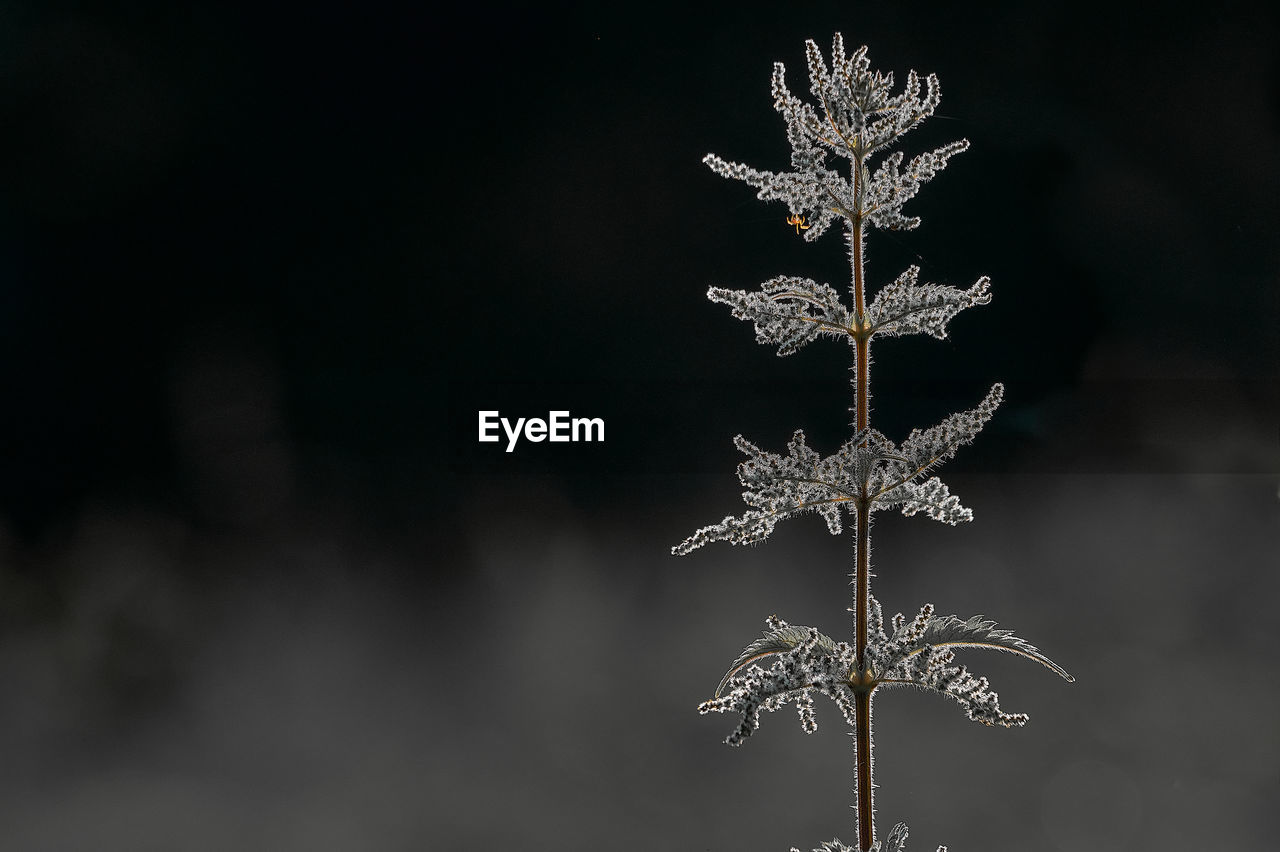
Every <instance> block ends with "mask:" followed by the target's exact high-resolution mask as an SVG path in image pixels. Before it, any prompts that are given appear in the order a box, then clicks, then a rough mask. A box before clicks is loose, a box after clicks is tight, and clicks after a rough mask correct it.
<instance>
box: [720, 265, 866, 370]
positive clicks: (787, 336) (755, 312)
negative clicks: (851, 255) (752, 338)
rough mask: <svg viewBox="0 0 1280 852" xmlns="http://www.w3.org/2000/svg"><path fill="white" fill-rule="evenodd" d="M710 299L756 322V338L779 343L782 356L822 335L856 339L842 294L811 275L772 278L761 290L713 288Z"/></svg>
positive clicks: (741, 317)
mask: <svg viewBox="0 0 1280 852" xmlns="http://www.w3.org/2000/svg"><path fill="white" fill-rule="evenodd" d="M707 298H708V299H710V300H711V301H713V302H719V303H720V304H723V305H728V306H729V307H730V308H732V309H733V315H734V316H735V317H737V318H738V319H745V320H750V321H751V322H753V323H754V324H755V328H756V340H757V341H758V342H760V343H765V344H770V345H775V346H777V347H778V354H779V355H790V354H792V353H793V352H795V351H796V350H798V349H799V348H800V347H802V346H804V345H805V344H806V343H809V342H810V341H813V340H816V339H817V338H818V336H819V335H822V334H825V335H829V336H832V337H841V338H844V339H847V340H850V341H852V339H853V338H852V337H850V332H849V329H850V326H851V325H852V320H851V319H850V316H849V311H848V310H847V309H846V308H845V307H844V305H843V304H842V303H841V302H840V296H839V294H837V293H836V291H835V290H834V289H833V288H832V287H830V286H828V285H826V284H818V283H816V282H814V281H812V280H810V279H808V278H795V277H791V276H780V277H778V278H771V279H769V280H768V281H766V282H765V283H764V284H763V285H761V291H760V292H747V291H745V290H725V289H722V288H720V287H712V288H710V289H708V290H707Z"/></svg>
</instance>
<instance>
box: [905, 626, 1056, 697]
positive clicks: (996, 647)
mask: <svg viewBox="0 0 1280 852" xmlns="http://www.w3.org/2000/svg"><path fill="white" fill-rule="evenodd" d="M920 643H921V644H922V645H931V646H933V647H935V648H942V647H966V648H989V649H991V650H993V651H1005V652H1007V653H1010V654H1017V655H1018V656H1020V657H1026V658H1027V659H1029V660H1035V661H1036V662H1037V663H1039V664H1040V665H1042V666H1044V667H1045V668H1047V669H1049V670H1050V671H1052V672H1054V673H1056V674H1057V675H1059V676H1060V677H1062V678H1063V679H1064V680H1066V681H1068V682H1075V678H1074V677H1072V676H1071V675H1070V674H1068V673H1067V670H1066V669H1064V668H1063V667H1062V666H1060V665H1058V664H1057V663H1055V662H1054V661H1053V660H1051V659H1049V658H1048V657H1046V656H1045V655H1044V654H1042V653H1041V652H1040V649H1039V648H1037V647H1036V646H1035V645H1032V644H1031V643H1030V642H1027V641H1026V640H1025V639H1020V638H1018V637H1017V636H1015V635H1014V634H1013V631H1012V630H1004V629H1002V628H997V627H996V622H994V621H990V620H987V619H984V618H983V617H982V616H980V615H975V616H973V617H972V618H969V619H967V620H964V619H961V618H959V617H958V616H954V615H946V616H941V617H934V618H931V619H929V623H928V624H927V625H926V626H925V629H924V634H923V636H921V638H920ZM921 650H923V649H921ZM918 653H920V651H914V652H912V654H918ZM908 656H910V655H908Z"/></svg>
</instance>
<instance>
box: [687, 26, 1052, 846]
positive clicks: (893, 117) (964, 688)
mask: <svg viewBox="0 0 1280 852" xmlns="http://www.w3.org/2000/svg"><path fill="white" fill-rule="evenodd" d="M806 48H807V50H806V53H807V59H808V65H809V81H810V91H811V93H812V95H813V98H814V103H812V104H811V103H809V102H806V101H804V100H802V99H800V98H798V97H796V96H795V95H793V94H792V93H791V92H790V90H788V89H787V84H786V69H785V68H784V67H783V65H782V63H775V64H774V66H773V80H772V91H773V105H774V108H775V109H776V110H777V111H778V112H779V113H781V115H782V118H783V120H784V121H785V123H786V130H787V139H788V140H789V141H790V143H791V170H790V171H785V172H766V171H760V170H758V169H754V168H751V167H750V166H745V165H742V164H740V163H733V162H729V161H727V160H724V159H722V158H720V157H718V156H716V155H715V154H708V155H707V156H706V158H705V159H704V162H705V163H706V164H707V165H708V166H710V167H711V169H712V171H714V172H716V174H719V175H721V176H723V177H728V178H734V179H736V180H741V181H743V182H745V183H747V184H749V185H751V186H753V187H755V188H756V189H757V190H759V192H758V193H757V195H758V197H759V198H761V199H763V200H765V201H781V202H782V203H783V204H785V205H786V206H787V209H788V213H789V215H788V216H787V218H786V223H787V225H788V226H793V227H794V228H795V230H796V233H797V234H801V233H802V234H803V236H804V239H805V240H808V241H810V242H812V241H813V240H815V239H817V238H818V237H819V236H821V235H822V234H823V233H825V232H826V231H827V230H829V229H830V227H831V225H832V224H833V223H835V222H837V221H839V222H840V223H841V225H842V226H843V228H844V232H845V239H846V242H847V243H848V248H849V264H850V267H851V270H852V285H851V287H850V291H851V298H852V307H849V306H848V305H846V304H845V303H844V302H843V301H841V297H840V294H839V293H838V292H837V291H836V289H835V288H833V287H831V286H829V285H827V284H819V283H818V282H816V281H812V280H810V279H808V278H798V277H794V276H779V277H777V278H773V279H770V280H769V281H766V282H765V283H764V285H763V286H762V287H761V289H760V290H759V291H757V292H746V291H743V290H725V289H721V288H719V287H712V288H710V290H708V291H707V296H708V297H709V298H710V299H711V300H712V301H714V302H720V303H723V304H725V305H728V306H729V307H730V308H732V310H733V315H734V316H735V317H738V318H739V319H745V320H750V321H751V322H752V323H753V324H754V325H755V330H756V339H757V340H758V341H759V342H761V343H765V344H769V345H771V346H777V347H778V354H779V355H790V354H791V353H793V352H795V351H797V350H798V349H800V348H801V347H802V346H804V345H806V344H808V343H810V342H811V341H813V340H815V339H817V338H818V337H830V338H835V339H838V340H843V341H845V342H846V343H848V344H849V346H850V347H852V349H853V359H854V380H853V392H854V397H855V405H854V409H853V410H854V412H855V416H854V426H853V428H854V430H855V431H854V435H853V437H852V438H850V439H849V440H848V441H847V442H845V444H844V445H843V446H842V447H840V449H839V450H837V451H836V452H835V453H834V454H832V455H829V456H823V455H822V454H821V453H819V452H817V451H816V450H814V449H812V448H811V447H809V445H808V444H807V443H806V441H805V436H804V432H802V431H797V432H796V433H795V435H794V436H793V437H792V439H791V442H790V443H789V444H788V445H787V452H786V453H785V454H779V453H771V452H768V451H766V450H762V449H760V448H759V447H757V446H756V445H755V444H752V443H751V442H750V441H748V440H746V439H745V438H743V437H742V436H741V435H739V436H738V437H737V438H735V441H734V442H735V444H736V445H737V447H738V449H739V450H741V451H742V453H743V454H745V455H746V456H747V460H746V461H744V462H742V463H741V464H740V465H739V466H738V478H739V479H740V480H741V481H742V484H743V486H744V487H745V488H746V489H747V490H746V491H745V492H744V493H743V499H744V500H745V501H746V503H747V505H748V506H749V507H750V508H749V509H748V511H747V512H745V513H744V514H742V515H741V516H738V517H734V516H730V517H727V518H725V519H724V520H723V521H721V522H720V523H718V524H712V525H711V526H707V527H703V528H702V529H700V530H698V531H697V532H695V533H694V534H693V535H691V536H689V538H687V539H685V541H684V542H683V543H681V544H679V545H678V546H676V547H675V548H673V552H674V553H676V554H677V555H681V556H683V555H686V554H688V553H691V552H692V551H694V550H696V549H697V548H699V547H701V546H703V545H704V544H707V543H709V542H713V541H728V542H730V543H732V544H745V543H756V542H760V541H763V540H764V539H765V538H767V537H768V536H769V534H770V533H772V532H773V529H774V527H775V526H776V525H777V524H778V522H779V521H782V520H784V519H786V518H789V517H791V516H793V515H799V514H804V513H806V512H813V513H816V514H818V515H821V516H822V519H823V520H824V521H826V524H827V529H828V530H830V531H831V533H832V534H837V533H840V532H841V531H842V529H843V527H844V524H845V520H844V514H845V513H846V512H847V513H848V515H849V516H850V518H851V519H852V523H853V534H854V572H853V575H852V580H853V586H854V605H853V607H851V610H852V612H853V613H854V637H853V642H852V644H850V643H848V642H837V641H835V640H833V639H831V638H830V637H828V636H825V635H823V634H822V633H820V632H818V631H817V630H816V629H814V628H812V627H793V626H791V625H789V624H787V623H786V622H785V621H782V620H780V619H778V618H777V617H776V616H771V617H770V618H769V619H768V621H767V623H766V628H767V629H766V631H765V634H764V636H762V637H761V638H759V639H756V640H755V641H754V642H752V643H750V644H749V645H747V647H746V648H745V649H744V650H743V652H742V653H741V654H740V655H739V656H738V658H737V659H736V660H734V662H733V665H732V666H730V668H729V671H728V672H727V673H726V674H725V676H724V678H723V679H722V680H721V682H720V685H719V687H718V688H717V689H716V693H715V697H714V698H712V699H711V700H709V701H706V702H704V703H703V704H702V705H701V706H700V707H699V708H698V709H699V711H700V712H702V713H728V712H733V713H737V714H739V715H740V716H741V717H742V721H741V723H740V724H739V725H738V727H737V728H735V729H734V731H733V733H731V734H730V735H729V737H728V739H727V742H728V743H729V745H733V746H737V745H741V743H742V741H743V740H744V739H746V738H747V737H749V736H751V734H752V733H753V732H754V731H755V730H756V728H757V727H759V725H760V714H761V712H763V711H766V710H777V709H778V708H780V707H782V706H783V705H785V704H794V705H795V707H796V709H797V711H798V712H799V715H800V724H801V725H802V726H803V728H804V730H805V731H806V732H810V733H811V732H813V731H815V730H816V729H817V721H816V719H815V716H814V706H813V696H814V694H815V693H821V694H823V695H826V696H828V697H829V698H831V699H832V700H833V701H834V702H835V704H836V707H837V708H839V710H840V713H841V715H843V716H844V719H845V721H846V722H847V723H848V724H849V726H850V727H851V728H853V731H854V737H853V739H854V759H855V777H856V779H857V804H856V811H857V814H858V849H860V850H863V852H866V851H867V850H873V849H874V850H877V852H901V850H902V848H903V845H904V844H905V842H906V838H907V830H906V826H905V825H903V824H902V823H899V824H897V825H895V826H894V828H893V830H892V831H890V832H889V834H888V836H887V837H885V838H884V839H883V840H882V841H881V840H876V839H875V827H874V810H873V808H872V798H871V795H872V783H871V766H872V759H871V758H872V739H871V706H872V697H873V696H874V694H875V693H876V691H877V690H879V689H881V688H888V687H894V686H914V687H917V688H920V689H924V690H927V691H930V692H936V693H939V694H941V695H944V696H946V697H947V698H950V699H951V700H953V701H955V702H957V703H958V704H960V706H961V707H963V708H964V711H965V714H966V715H967V716H968V717H969V718H970V719H973V720H974V721H976V722H981V723H983V724H984V725H1003V726H1005V727H1013V726H1018V725H1022V724H1024V723H1025V722H1026V721H1027V717H1026V716H1025V715H1023V714H1021V713H1006V712H1004V711H1003V710H1001V709H1000V704H999V700H998V698H997V696H996V694H995V693H994V692H993V691H991V689H990V687H989V686H988V684H987V680H986V678H982V677H975V676H974V675H972V674H970V673H969V671H968V669H966V668H965V667H964V666H962V665H958V664H956V662H955V651H954V649H957V648H990V649H993V650H997V651H1006V652H1010V653H1013V654H1018V655H1020V656H1023V657H1027V658H1029V659H1032V660H1035V661H1036V662H1038V663H1041V664H1042V665H1044V666H1046V667H1048V668H1049V669H1051V670H1052V671H1054V672H1056V673H1057V674H1059V675H1061V676H1062V677H1063V678H1065V679H1067V680H1068V681H1070V680H1072V677H1071V676H1070V675H1069V674H1067V672H1066V671H1064V670H1063V669H1062V668H1061V667H1060V666H1058V665H1057V664H1056V663H1054V662H1052V661H1051V660H1049V659H1048V658H1047V657H1045V656H1044V655H1043V654H1041V653H1040V651H1038V650H1037V649H1036V648H1035V646H1033V645H1031V644H1029V643H1027V642H1025V641H1024V640H1022V639H1020V638H1018V637H1017V636H1015V635H1013V633H1012V632H1010V631H1008V630H1002V629H998V628H997V627H996V624H995V622H993V621H987V620H985V619H984V618H983V617H982V616H974V617H972V618H969V619H961V618H957V617H956V616H953V615H947V616H939V615H936V614H935V613H934V610H933V605H932V604H925V605H924V606H923V607H922V608H921V609H920V612H919V614H917V615H916V617H915V618H914V619H912V620H910V621H908V620H907V619H906V618H904V617H903V616H902V615H900V614H899V615H895V616H894V617H893V619H892V621H891V623H890V624H889V625H887V626H886V624H885V623H884V618H883V615H882V613H881V609H880V604H879V602H878V601H877V600H876V599H875V597H874V596H873V595H872V594H871V570H870V552H871V546H870V543H871V538H870V528H871V513H872V512H875V511H877V510H880V509H893V508H897V509H901V510H902V513H903V514H904V515H914V514H917V513H921V512H923V513H924V514H926V515H928V516H929V517H931V518H933V519H934V520H937V521H942V522H943V523H947V524H953V525H954V524H958V523H960V522H962V521H969V520H972V518H973V513H972V512H971V511H970V510H969V509H967V508H965V507H964V506H962V505H960V501H959V499H958V498H957V497H955V496H954V495H952V494H951V492H950V490H949V489H948V488H947V486H946V485H945V484H943V482H942V480H940V479H938V477H936V476H932V475H931V472H932V471H933V469H934V468H936V467H937V466H938V465H939V464H941V463H942V462H944V461H946V460H947V459H949V458H950V457H951V456H952V455H954V454H955V452H956V449H957V448H958V447H959V446H960V445H961V444H965V443H968V442H969V441H971V440H973V438H974V436H975V435H977V434H978V432H979V431H980V430H981V429H982V427H983V425H985V424H986V422H987V421H988V420H990V419H991V417H992V415H993V414H994V413H995V410H996V408H997V406H999V404H1000V400H1001V398H1002V397H1003V394H1004V388H1003V386H1002V385H999V384H996V385H995V386H993V387H992V388H991V390H990V391H989V392H988V393H987V395H986V398H984V399H983V400H982V402H980V403H979V404H978V406H977V407H976V408H974V409H973V410H971V411H964V412H961V413H959V414H952V415H951V416H949V417H947V418H946V419H944V420H943V421H942V422H941V423H939V424H938V425H936V426H933V427H931V428H928V429H916V430H914V431H912V432H911V434H910V435H908V436H907V437H906V439H905V440H904V441H903V442H902V443H901V444H895V443H894V442H893V441H891V440H890V439H889V438H888V437H886V436H885V435H883V434H881V433H880V432H878V431H876V430H875V429H872V428H871V426H870V423H869V421H870V413H871V410H870V406H869V394H868V381H869V366H870V363H871V356H870V353H871V342H872V340H873V339H875V338H878V337H895V336H899V335H904V334H928V335H930V336H933V337H937V338H940V339H941V338H945V337H946V336H947V324H948V322H950V320H951V319H952V317H954V316H955V315H956V314H957V313H959V312H960V311H962V310H963V309H965V308H967V307H970V306H972V305H981V304H986V303H987V302H989V301H990V299H991V296H990V293H989V286H990V282H989V281H988V279H987V278H985V277H983V278H981V279H979V280H978V281H977V282H976V283H975V284H974V285H973V286H972V287H969V288H968V289H965V290H961V289H958V288H955V287H948V286H944V285H940V284H927V283H926V284H922V283H920V280H919V278H920V270H919V268H918V267H915V266H912V267H910V268H909V269H907V270H906V271H905V272H903V273H902V274H901V275H899V276H898V277H897V279H896V280H894V281H892V282H889V283H888V284H885V285H884V286H883V287H881V288H880V290H879V291H878V292H877V293H876V296H875V298H874V299H872V300H871V302H870V304H868V303H867V301H866V293H865V287H864V283H863V268H864V263H865V260H864V242H865V234H864V229H865V228H866V226H868V225H870V226H873V227H876V228H883V229H890V230H909V229H912V228H915V227H916V226H917V225H919V224H920V219H919V218H918V217H910V216H907V215H906V214H904V213H903V210H902V206H903V204H904V203H905V202H907V201H909V200H910V199H911V198H912V197H914V196H915V194H916V193H917V192H918V191H919V190H920V187H921V186H922V185H923V184H924V183H925V182H926V181H928V180H929V179H930V178H932V177H933V176H934V175H936V174H937V173H938V172H939V171H941V170H942V168H943V167H944V166H945V165H946V164H947V161H948V160H949V159H950V158H951V157H952V156H953V155H955V154H957V153H959V152H961V151H963V150H965V149H966V148H968V147H969V143H968V141H967V140H960V141H958V142H952V143H950V144H948V145H944V146H942V147H941V148H938V149H937V150H935V151H930V152H928V153H925V154H920V155H919V156H916V157H914V158H912V159H911V160H910V162H907V163H905V164H904V162H903V161H904V157H903V154H902V153H901V152H900V151H899V152H893V153H890V154H886V155H885V156H884V157H882V158H881V160H880V163H879V165H878V167H877V168H875V169H874V171H873V170H872V169H871V167H870V161H871V159H872V158H873V157H874V156H875V155H876V154H879V153H880V152H882V151H884V150H885V149H886V148H888V147H889V146H891V145H893V144H895V143H896V142H897V141H898V140H899V139H901V138H902V136H903V135H904V134H906V133H907V132H908V131H909V130H911V129H912V128H913V127H915V126H916V125H917V124H919V123H920V122H921V121H923V120H924V119H926V118H928V117H929V116H930V115H932V114H933V111H934V110H935V109H936V108H937V106H938V102H939V98H940V95H939V88H938V79H937V77H935V76H934V75H932V74H930V75H929V76H928V77H927V78H925V79H924V80H923V81H922V80H921V79H920V77H919V76H918V75H917V74H916V72H914V71H912V72H910V73H909V74H908V75H907V82H906V86H905V87H904V88H903V90H902V91H901V92H899V93H898V94H896V95H895V94H891V90H892V89H893V77H892V75H889V74H881V73H879V72H873V71H872V70H871V68H870V63H869V62H868V60H867V49H866V47H860V48H858V49H857V50H856V51H854V52H853V54H852V55H849V56H846V55H845V48H844V41H843V39H842V38H841V36H840V34H839V33H837V34H836V36H835V41H834V44H833V46H832V55H831V64H830V66H829V67H828V65H827V62H826V59H825V58H824V57H823V55H822V53H821V51H820V50H819V49H818V46H817V45H816V44H814V43H813V42H812V41H809V42H806ZM831 158H834V160H833V162H832V168H829V167H828V160H829V159H831ZM842 159H843V160H845V161H846V163H844V164H840V162H839V161H840V160H842ZM766 664H767V665H768V668H765V667H764V666H765V665H766ZM942 848H945V847H942ZM850 849H851V847H848V846H846V845H844V844H843V843H841V842H840V841H839V840H833V841H831V842H829V843H824V844H823V846H822V849H821V850H815V852H824V850H825V852H833V850H838V851H839V852H850Z"/></svg>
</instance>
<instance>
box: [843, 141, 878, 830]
mask: <svg viewBox="0 0 1280 852" xmlns="http://www.w3.org/2000/svg"><path fill="white" fill-rule="evenodd" d="M864 189H865V188H864V187H863V186H862V158H861V157H855V158H854V161H853V216H852V217H851V218H850V220H849V262H850V265H851V266H852V267H853V301H854V319H853V321H854V325H855V331H854V351H855V356H854V357H855V369H856V371H857V372H856V376H855V379H854V396H855V403H854V429H855V430H857V431H861V430H863V429H865V428H867V423H868V421H869V420H870V417H871V411H870V400H871V397H870V394H869V388H868V385H867V383H868V380H869V375H868V374H869V368H870V357H871V336H870V334H869V333H868V326H869V323H868V321H867V316H866V297H865V294H864V292H863V290H864V287H863V280H862V196H863V192H864ZM858 487H859V493H858V496H857V498H856V500H855V502H856V504H857V517H858V521H857V531H856V540H855V544H854V565H855V567H854V576H853V582H854V587H855V591H854V632H855V634H856V637H857V638H856V642H857V645H856V650H857V655H858V680H859V682H862V681H863V680H864V677H863V673H864V672H865V670H866V651H867V621H868V620H869V617H870V611H871V601H870V596H871V559H870V556H871V495H869V494H868V493H867V483H866V482H861V483H859V486H858ZM854 723H855V734H854V740H855V759H856V761H857V775H856V778H857V785H858V808H857V810H858V843H859V847H860V848H861V849H862V850H863V852H867V850H869V849H870V848H871V844H872V841H873V839H874V837H875V823H874V811H873V809H872V801H871V692H870V690H869V689H868V690H867V691H865V692H863V691H859V692H858V694H857V700H856V701H855V702H854Z"/></svg>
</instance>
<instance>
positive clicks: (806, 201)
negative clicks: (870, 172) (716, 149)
mask: <svg viewBox="0 0 1280 852" xmlns="http://www.w3.org/2000/svg"><path fill="white" fill-rule="evenodd" d="M702 162H704V163H706V164H707V165H708V166H710V167H711V170H712V171H713V172H715V173H716V174H718V175H720V176H721V177H727V178H732V179H734V180H740V181H742V182H743V183H745V184H747V185H748V186H752V187H755V188H756V189H757V190H759V192H757V193H756V197H757V198H759V199H761V200H762V201H781V202H782V203H784V204H786V205H787V209H788V210H789V211H790V212H791V215H793V216H803V217H804V218H805V223H806V224H807V225H808V226H809V228H808V230H806V231H804V232H803V233H804V238H805V239H806V240H809V241H813V240H816V239H817V238H818V237H820V236H821V235H822V234H823V233H824V232H825V231H826V230H827V226H829V225H830V224H831V221H832V220H833V219H835V217H836V212H837V208H841V209H842V208H846V207H850V206H852V204H853V202H852V200H851V198H852V187H851V186H850V185H849V182H848V181H847V180H845V179H844V178H842V177H840V175H838V174H836V173H835V172H833V171H831V170H830V169H827V168H825V167H823V166H822V165H821V161H820V159H819V160H816V161H815V162H814V163H813V164H811V166H810V167H808V168H805V169H801V170H798V171H795V172H767V171H761V170H759V169H753V168H751V167H750V166H744V165H743V164H741V163H734V162H730V161H728V160H725V159H722V158H721V157H718V156H716V155H715V154H707V156H705V157H703V158H702Z"/></svg>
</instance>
